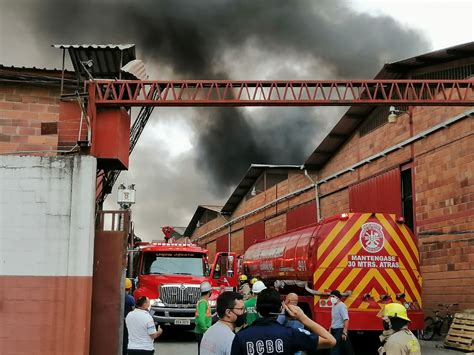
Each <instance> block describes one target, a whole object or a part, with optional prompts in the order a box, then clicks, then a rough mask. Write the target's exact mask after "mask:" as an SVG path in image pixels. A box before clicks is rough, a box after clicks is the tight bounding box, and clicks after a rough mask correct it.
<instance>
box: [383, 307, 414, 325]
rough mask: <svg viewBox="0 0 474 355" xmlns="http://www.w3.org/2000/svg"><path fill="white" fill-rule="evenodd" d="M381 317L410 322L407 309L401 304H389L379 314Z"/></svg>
mask: <svg viewBox="0 0 474 355" xmlns="http://www.w3.org/2000/svg"><path fill="white" fill-rule="evenodd" d="M378 316H379V317H381V318H383V317H397V318H400V319H404V320H406V321H409V322H410V318H408V315H407V309H406V308H405V306H404V305H402V304H400V303H389V304H387V305H385V307H384V308H383V309H382V310H381V311H380V312H379V314H378Z"/></svg>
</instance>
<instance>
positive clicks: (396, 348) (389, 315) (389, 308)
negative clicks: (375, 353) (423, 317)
mask: <svg viewBox="0 0 474 355" xmlns="http://www.w3.org/2000/svg"><path fill="white" fill-rule="evenodd" d="M378 316H379V317H380V318H382V322H383V328H384V331H383V333H382V335H381V336H380V341H381V342H382V346H381V347H380V348H379V354H380V355H421V350H420V343H419V342H418V340H417V339H416V337H415V335H413V333H412V332H411V331H410V330H409V329H408V326H407V325H408V323H409V322H410V318H408V314H407V310H406V308H405V307H404V306H403V305H402V304H400V303H389V304H387V305H385V307H384V308H383V309H382V310H381V311H380V312H379V314H378Z"/></svg>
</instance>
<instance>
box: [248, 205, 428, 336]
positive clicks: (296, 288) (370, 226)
mask: <svg viewBox="0 0 474 355" xmlns="http://www.w3.org/2000/svg"><path fill="white" fill-rule="evenodd" d="M243 272H244V273H245V274H247V275H251V276H252V277H254V276H256V277H258V278H260V279H262V280H264V281H267V282H269V283H274V284H275V286H276V287H277V288H278V289H279V290H280V292H281V293H282V295H284V294H287V293H289V292H296V293H297V294H299V302H300V306H301V307H302V308H303V309H304V311H305V312H306V313H307V314H310V315H311V316H312V318H313V319H314V320H315V321H317V322H318V323H320V324H321V325H323V326H324V327H326V328H329V326H330V322H331V307H332V304H331V302H330V300H329V292H331V291H332V290H336V289H337V290H339V291H340V292H341V293H342V294H343V297H344V298H343V301H344V303H345V304H346V305H347V307H348V309H349V315H350V322H349V330H352V331H357V333H361V332H363V331H375V330H378V331H380V330H382V323H381V320H380V319H378V318H377V317H376V315H377V313H378V312H379V310H380V309H381V307H382V306H383V305H384V304H386V303H390V302H400V303H402V304H403V305H404V306H405V307H406V308H407V310H408V315H409V317H410V319H411V323H410V328H412V329H422V328H423V312H422V308H421V306H422V305H421V275H420V256H419V251H418V247H417V241H416V238H415V236H414V235H413V234H412V233H411V232H410V230H409V229H408V228H407V227H406V226H405V225H404V223H403V219H402V218H398V219H397V218H396V217H395V216H394V215H390V214H381V213H344V214H340V215H337V216H334V217H331V218H327V219H325V220H323V221H321V222H320V223H317V224H313V225H310V226H306V227H303V228H300V229H297V230H293V231H290V232H288V233H285V234H283V235H280V236H277V237H275V238H271V239H269V240H266V241H263V242H260V243H257V244H254V245H252V246H251V247H250V248H248V249H247V250H246V252H245V255H244V258H243Z"/></svg>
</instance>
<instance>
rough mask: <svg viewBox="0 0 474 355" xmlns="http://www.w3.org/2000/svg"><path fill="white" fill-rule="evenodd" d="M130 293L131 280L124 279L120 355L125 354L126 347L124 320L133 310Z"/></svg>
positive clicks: (126, 335) (133, 301) (133, 305)
mask: <svg viewBox="0 0 474 355" xmlns="http://www.w3.org/2000/svg"><path fill="white" fill-rule="evenodd" d="M131 293H132V280H130V279H129V278H127V279H125V301H124V310H123V320H124V324H123V340H122V344H123V347H122V354H126V353H127V346H128V329H127V326H126V325H125V318H126V317H127V314H129V313H130V312H131V311H133V309H134V308H135V299H134V298H133V296H132V295H131Z"/></svg>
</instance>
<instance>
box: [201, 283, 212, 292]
mask: <svg viewBox="0 0 474 355" xmlns="http://www.w3.org/2000/svg"><path fill="white" fill-rule="evenodd" d="M199 287H200V288H201V292H209V291H210V290H211V288H212V286H211V284H210V283H209V282H207V281H204V282H203V283H201V286H199Z"/></svg>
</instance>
